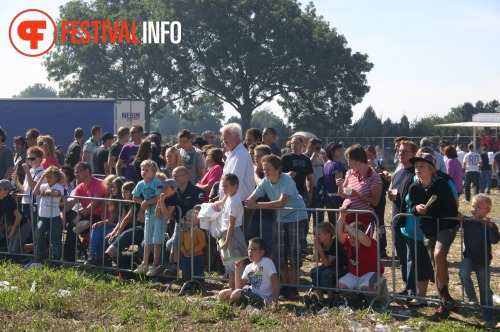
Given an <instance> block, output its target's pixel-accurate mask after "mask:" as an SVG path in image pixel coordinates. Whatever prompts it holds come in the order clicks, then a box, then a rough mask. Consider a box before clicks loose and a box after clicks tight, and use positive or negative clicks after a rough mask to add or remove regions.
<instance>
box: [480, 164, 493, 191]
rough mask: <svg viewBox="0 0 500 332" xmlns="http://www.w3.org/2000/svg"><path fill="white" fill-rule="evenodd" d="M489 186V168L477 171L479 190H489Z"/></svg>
mask: <svg viewBox="0 0 500 332" xmlns="http://www.w3.org/2000/svg"><path fill="white" fill-rule="evenodd" d="M490 187H491V170H487V171H481V172H479V188H481V192H482V193H484V192H487V193H489V192H490Z"/></svg>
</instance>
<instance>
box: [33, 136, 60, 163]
mask: <svg viewBox="0 0 500 332" xmlns="http://www.w3.org/2000/svg"><path fill="white" fill-rule="evenodd" d="M36 142H37V144H38V146H39V147H40V148H41V149H42V151H43V161H42V163H41V164H40V165H42V166H43V168H44V169H47V168H49V167H50V166H56V167H59V163H58V162H57V157H56V143H55V141H54V139H53V138H52V136H50V135H40V136H38V138H37V140H36Z"/></svg>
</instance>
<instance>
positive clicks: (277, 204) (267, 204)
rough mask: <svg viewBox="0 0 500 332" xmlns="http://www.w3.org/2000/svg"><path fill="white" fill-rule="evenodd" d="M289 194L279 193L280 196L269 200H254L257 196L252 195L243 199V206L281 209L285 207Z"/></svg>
mask: <svg viewBox="0 0 500 332" xmlns="http://www.w3.org/2000/svg"><path fill="white" fill-rule="evenodd" d="M289 197H290V195H287V194H281V196H280V198H279V199H278V200H276V201H271V202H255V201H256V200H257V199H259V197H258V196H255V195H252V196H250V197H249V198H248V199H247V200H246V201H245V207H247V208H249V209H281V208H283V207H285V205H286V203H287V202H288V198H289Z"/></svg>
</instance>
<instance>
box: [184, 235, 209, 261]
mask: <svg viewBox="0 0 500 332" xmlns="http://www.w3.org/2000/svg"><path fill="white" fill-rule="evenodd" d="M193 233H194V236H193V237H194V239H193V244H194V256H199V255H201V254H203V249H204V248H205V246H206V244H207V240H206V238H205V232H203V231H202V230H201V229H199V228H196V229H194V230H193ZM181 250H182V251H184V250H187V251H188V252H189V253H188V255H185V256H186V257H191V230H187V231H183V232H182V233H181Z"/></svg>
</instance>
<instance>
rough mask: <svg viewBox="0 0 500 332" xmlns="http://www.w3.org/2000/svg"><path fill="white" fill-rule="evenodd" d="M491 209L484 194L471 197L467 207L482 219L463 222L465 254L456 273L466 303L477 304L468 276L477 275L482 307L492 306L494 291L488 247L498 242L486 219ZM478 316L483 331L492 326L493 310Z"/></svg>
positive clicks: (491, 226)
mask: <svg viewBox="0 0 500 332" xmlns="http://www.w3.org/2000/svg"><path fill="white" fill-rule="evenodd" d="M491 206H492V203H491V199H490V198H489V197H488V196H486V195H484V194H478V195H476V196H474V197H473V198H472V203H471V207H470V211H471V214H472V217H473V218H476V219H481V220H482V222H478V221H463V222H462V228H463V230H464V244H465V251H464V258H463V261H462V265H461V266H460V271H459V272H458V274H459V276H460V280H461V281H462V286H463V287H464V290H465V294H467V297H468V298H469V301H471V302H474V303H475V304H477V303H478V301H477V296H476V292H475V290H474V283H473V282H472V277H471V273H472V271H474V272H476V276H477V283H478V286H479V296H480V299H481V302H480V303H481V305H484V306H492V305H493V292H492V290H491V287H490V272H491V269H490V265H491V260H492V258H493V256H492V254H491V244H492V243H493V244H495V243H498V242H499V240H500V234H499V232H498V227H497V225H495V224H494V223H493V222H491V220H490V218H488V217H487V215H488V213H490V211H491ZM485 248H486V250H485ZM481 316H482V318H483V321H484V326H485V327H486V328H492V327H495V312H494V310H493V309H487V308H482V309H481Z"/></svg>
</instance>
